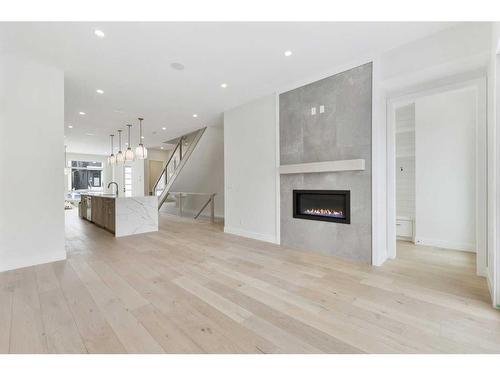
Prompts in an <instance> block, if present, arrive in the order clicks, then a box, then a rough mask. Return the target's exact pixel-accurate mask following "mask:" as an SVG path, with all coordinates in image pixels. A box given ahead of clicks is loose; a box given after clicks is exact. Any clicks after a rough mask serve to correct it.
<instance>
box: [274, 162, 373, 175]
mask: <svg viewBox="0 0 500 375" xmlns="http://www.w3.org/2000/svg"><path fill="white" fill-rule="evenodd" d="M279 170H280V174H293V173H321V172H345V171H364V170H365V159H350V160H333V161H321V162H317V163H302V164H288V165H282V166H280V168H279Z"/></svg>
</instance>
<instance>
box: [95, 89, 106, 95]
mask: <svg viewBox="0 0 500 375" xmlns="http://www.w3.org/2000/svg"><path fill="white" fill-rule="evenodd" d="M95 92H96V93H98V94H101V95H102V94H104V90H101V89H97V90H95Z"/></svg>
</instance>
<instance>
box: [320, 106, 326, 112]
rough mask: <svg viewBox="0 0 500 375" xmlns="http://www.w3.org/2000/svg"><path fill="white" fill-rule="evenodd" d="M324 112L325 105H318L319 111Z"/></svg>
mask: <svg viewBox="0 0 500 375" xmlns="http://www.w3.org/2000/svg"><path fill="white" fill-rule="evenodd" d="M324 112H325V106H324V105H320V106H319V113H324Z"/></svg>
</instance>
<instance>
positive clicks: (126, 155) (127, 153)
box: [125, 125, 134, 161]
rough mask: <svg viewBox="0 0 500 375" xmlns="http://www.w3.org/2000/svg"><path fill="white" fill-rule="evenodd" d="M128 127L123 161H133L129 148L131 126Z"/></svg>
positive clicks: (132, 153) (132, 154) (132, 152)
mask: <svg viewBox="0 0 500 375" xmlns="http://www.w3.org/2000/svg"><path fill="white" fill-rule="evenodd" d="M127 127H128V143H127V146H128V148H127V151H125V161H134V151H132V149H131V148H130V128H131V127H132V125H127Z"/></svg>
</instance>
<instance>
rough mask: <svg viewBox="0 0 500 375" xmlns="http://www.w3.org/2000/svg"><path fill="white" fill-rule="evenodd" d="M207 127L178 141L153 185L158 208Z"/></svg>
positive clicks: (165, 198)
mask: <svg viewBox="0 0 500 375" xmlns="http://www.w3.org/2000/svg"><path fill="white" fill-rule="evenodd" d="M205 129H206V128H202V129H199V130H196V131H194V132H193V133H189V134H187V135H184V136H182V137H180V138H179V140H178V141H177V143H176V145H175V147H174V150H173V152H172V154H171V155H170V158H169V159H168V161H167V164H166V165H165V168H164V169H163V171H162V173H161V174H160V177H158V180H157V181H156V183H155V185H154V187H153V194H154V195H156V196H157V197H158V210H159V209H160V208H161V206H162V205H163V203H165V201H166V200H167V198H168V196H169V192H170V189H171V188H172V185H173V184H174V182H175V180H176V178H177V176H178V175H179V173H180V172H181V170H182V168H183V167H184V165H185V164H186V163H187V161H188V160H189V157H190V156H191V154H192V153H193V150H194V149H195V148H196V145H197V144H198V141H199V140H200V139H201V136H202V135H203V133H204V132H205Z"/></svg>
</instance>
